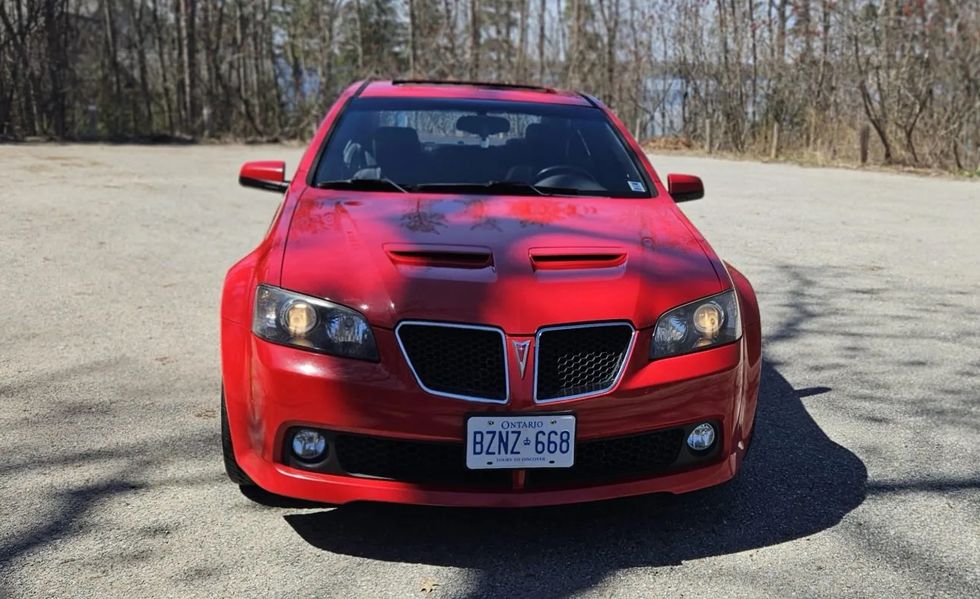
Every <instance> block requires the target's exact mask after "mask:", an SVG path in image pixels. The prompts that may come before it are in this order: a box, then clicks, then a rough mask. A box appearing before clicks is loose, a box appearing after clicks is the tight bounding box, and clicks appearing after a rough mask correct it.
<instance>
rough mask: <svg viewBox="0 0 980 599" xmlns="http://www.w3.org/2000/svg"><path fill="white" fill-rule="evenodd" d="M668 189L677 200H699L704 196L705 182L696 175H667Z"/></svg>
mask: <svg viewBox="0 0 980 599" xmlns="http://www.w3.org/2000/svg"><path fill="white" fill-rule="evenodd" d="M667 189H668V191H669V193H670V196H671V197H672V198H674V201H675V202H686V201H688V200H698V199H701V198H702V197H704V184H703V183H701V179H700V178H699V177H695V176H694V175H678V174H673V173H671V174H669V175H667Z"/></svg>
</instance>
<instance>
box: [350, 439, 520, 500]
mask: <svg viewBox="0 0 980 599" xmlns="http://www.w3.org/2000/svg"><path fill="white" fill-rule="evenodd" d="M334 448H335V451H336V455H337V461H338V463H339V465H340V468H341V469H342V470H344V471H345V472H347V473H348V474H352V475H355V476H371V477H375V478H385V479H390V480H397V481H402V482H412V483H428V484H440V485H466V486H473V487H480V488H500V489H508V488H510V483H511V474H510V471H509V470H468V469H467V468H466V458H465V452H464V449H463V445H462V444H461V443H440V442H426V441H406V440H402V439H385V438H380V437H364V436H360V435H343V434H338V435H337V436H336V438H335V440H334Z"/></svg>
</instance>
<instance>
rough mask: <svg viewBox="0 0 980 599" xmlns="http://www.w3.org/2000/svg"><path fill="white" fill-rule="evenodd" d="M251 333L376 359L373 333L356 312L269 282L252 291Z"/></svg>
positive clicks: (325, 350) (297, 345)
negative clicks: (273, 285)
mask: <svg viewBox="0 0 980 599" xmlns="http://www.w3.org/2000/svg"><path fill="white" fill-rule="evenodd" d="M252 332H253V333H255V334H256V335H258V336H259V337H261V338H263V339H265V340H267V341H272V342H273V343H282V344H284V345H292V346H294V347H300V348H303V349H309V350H313V351H319V352H323V353H327V354H333V355H335V356H344V357H347V358H358V359H361V360H377V359H378V347H377V345H376V344H375V341H374V333H372V332H371V326H370V325H368V323H367V320H365V319H364V316H362V315H361V314H360V313H358V312H355V311H354V310H351V309H350V308H347V307H345V306H341V305H339V304H335V303H333V302H328V301H327V300H323V299H319V298H316V297H309V296H306V295H302V294H299V293H294V292H292V291H286V290H285V289H279V288H278V287H272V286H270V285H259V287H258V288H257V289H256V290H255V312H254V313H253V315H252Z"/></svg>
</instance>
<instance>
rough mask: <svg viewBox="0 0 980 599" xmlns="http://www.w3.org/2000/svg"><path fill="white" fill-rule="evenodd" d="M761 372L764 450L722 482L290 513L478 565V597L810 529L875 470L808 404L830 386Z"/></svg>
mask: <svg viewBox="0 0 980 599" xmlns="http://www.w3.org/2000/svg"><path fill="white" fill-rule="evenodd" d="M762 376H763V380H762V389H761V391H760V398H759V411H758V416H757V418H758V420H757V425H758V428H757V429H756V435H755V441H754V445H753V447H752V450H751V452H750V455H749V456H748V459H747V460H746V462H745V464H744V469H743V470H742V472H741V474H740V476H739V477H737V478H736V479H735V480H734V481H733V482H732V483H730V484H728V485H724V486H722V487H718V488H714V489H707V490H704V491H699V492H695V493H690V494H686V495H680V496H672V495H651V496H646V497H637V498H630V499H622V500H614V501H604V502H597V503H590V504H582V505H572V506H559V507H549V508H532V509H524V510H499V509H448V508H430V507H414V506H398V505H385V504H351V505H347V506H342V507H338V508H335V509H328V510H324V511H320V512H309V513H302V514H292V515H288V516H286V517H285V518H286V520H287V522H288V523H289V524H290V525H291V526H292V527H293V528H294V529H295V530H296V532H297V533H298V534H299V535H300V536H301V537H302V538H303V539H304V540H306V541H307V542H308V543H309V544H311V545H313V546H315V547H317V548H320V549H322V550H324V551H330V552H334V553H339V554H345V555H351V556H357V557H364V558H370V559H377V560H385V561H393V562H407V563H423V564H430V565H436V566H451V567H458V568H466V569H468V570H471V571H472V573H473V575H474V576H473V579H472V581H471V588H470V591H469V594H470V595H471V596H495V595H501V594H504V593H510V592H514V593H527V592H528V589H529V588H536V589H540V591H539V592H538V593H535V594H542V595H551V596H556V595H566V594H568V593H572V592H574V591H576V590H581V589H588V588H590V587H592V586H594V585H596V584H597V583H599V582H601V580H602V579H603V578H605V577H606V576H608V575H609V574H611V573H614V572H615V571H617V570H620V569H623V568H631V567H638V566H665V565H672V564H679V563H681V562H683V561H686V560H693V559H698V558H702V557H708V556H713V555H720V554H727V553H734V552H739V551H745V550H750V549H755V548H761V547H767V546H770V545H774V544H778V543H782V542H785V541H788V540H791V539H796V538H800V537H804V536H807V535H812V534H814V533H816V532H819V531H821V530H825V529H827V528H829V527H832V526H834V525H835V524H837V523H838V522H839V521H840V520H841V518H842V517H843V516H844V515H845V514H847V513H848V512H850V511H851V510H853V509H854V508H855V507H857V506H858V505H860V504H861V502H862V501H863V500H864V497H865V487H866V481H867V470H866V469H865V466H864V463H863V462H862V461H861V460H860V459H859V458H858V457H857V456H856V455H854V454H853V453H851V452H850V451H848V450H847V449H846V448H844V447H841V446H840V445H838V444H836V443H834V442H833V441H831V440H830V439H829V438H828V437H827V436H826V435H825V434H824V433H823V431H822V430H821V429H820V427H819V426H818V425H817V424H816V422H814V421H813V419H812V418H811V417H810V415H809V414H808V413H807V410H806V408H805V407H804V406H803V403H802V401H801V398H803V397H808V398H811V399H808V401H819V396H820V395H821V394H822V393H824V392H826V391H828V390H829V389H827V388H825V387H814V388H809V389H793V387H792V386H791V385H790V384H789V383H788V382H787V381H786V379H784V378H783V377H782V376H781V375H780V374H779V372H777V371H776V370H775V368H773V367H772V366H769V365H765V366H764V367H763V374H762Z"/></svg>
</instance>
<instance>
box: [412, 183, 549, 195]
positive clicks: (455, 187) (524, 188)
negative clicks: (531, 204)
mask: <svg viewBox="0 0 980 599" xmlns="http://www.w3.org/2000/svg"><path fill="white" fill-rule="evenodd" d="M412 191H459V192H463V193H466V192H471V193H494V192H497V193H508V192H510V193H519V194H521V195H526V194H527V193H528V192H530V193H532V194H535V195H540V196H545V195H551V194H548V193H545V192H544V191H542V190H541V189H540V188H538V187H535V186H534V185H531V184H530V183H527V182H525V181H487V182H486V183H472V182H470V183H420V184H418V185H415V186H413V187H412ZM521 192H523V193H521Z"/></svg>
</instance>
